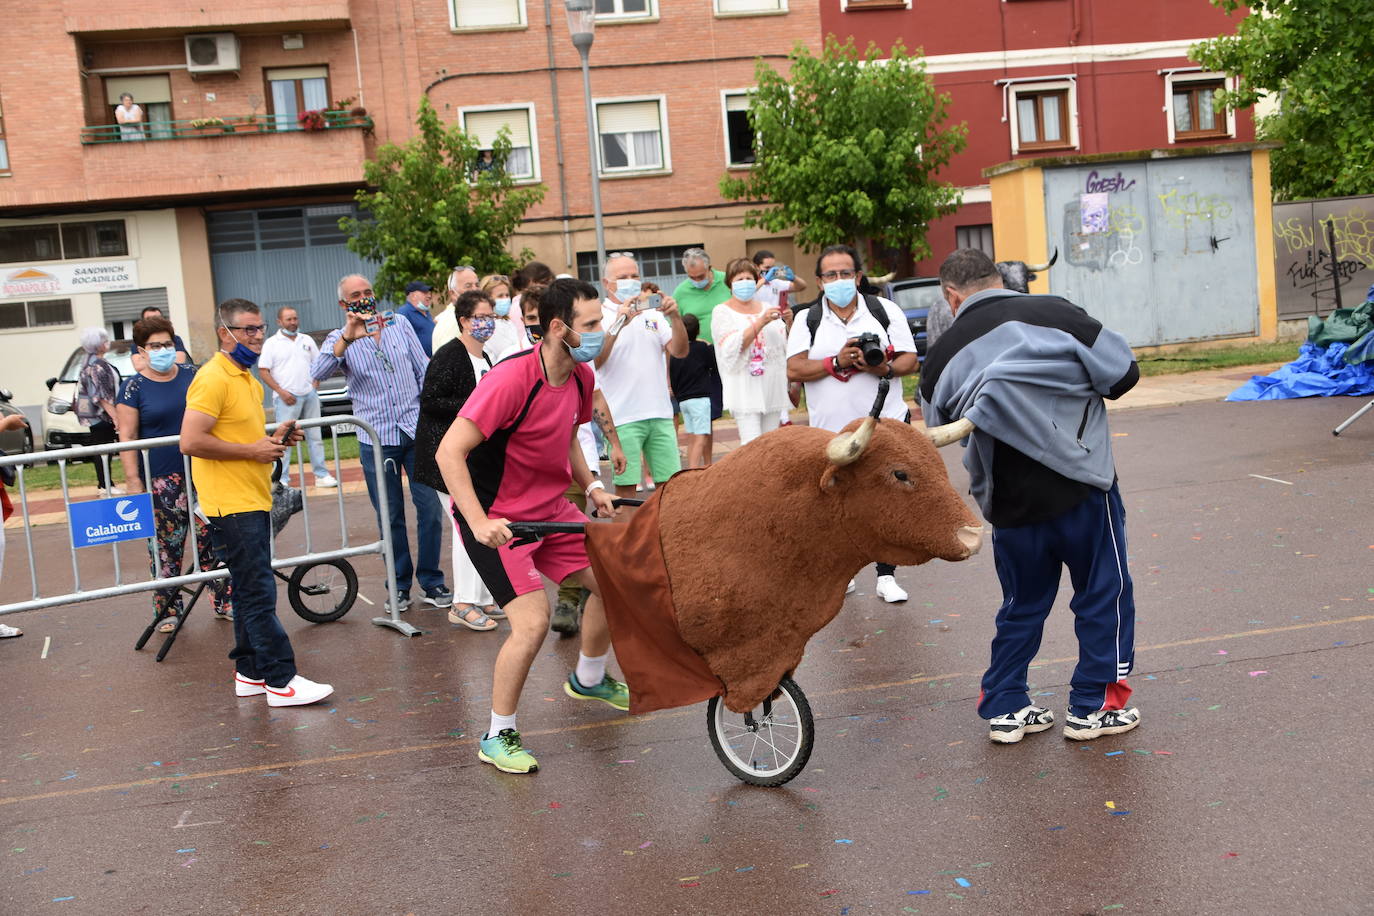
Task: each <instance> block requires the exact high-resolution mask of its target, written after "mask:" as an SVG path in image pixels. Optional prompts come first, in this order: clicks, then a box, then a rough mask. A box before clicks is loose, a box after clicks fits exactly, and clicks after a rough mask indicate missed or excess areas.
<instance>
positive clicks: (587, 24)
mask: <svg viewBox="0 0 1374 916" xmlns="http://www.w3.org/2000/svg"><path fill="white" fill-rule="evenodd" d="M563 7H564V9H566V10H567V13H568V31H569V32H571V33H572V42H573V47H574V48H576V49H577V53H578V54H579V55H580V56H581V57H582V97H583V100H584V101H585V103H586V106H587V160H588V161H589V162H590V163H591V170H592V217H593V219H594V220H595V222H596V269H597V270H598V271H600V270H601V268H602V267H603V266H604V265H605V263H606V225H605V221H604V220H603V219H602V217H601V173H600V170H599V169H598V168H597V159H598V149H597V136H596V118H595V116H594V115H593V113H592V73H591V63H590V60H589V58H590V56H591V50H592V39H593V38H595V37H596V12H595V11H594V10H593V9H592V0H563Z"/></svg>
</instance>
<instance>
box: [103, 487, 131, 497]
mask: <svg viewBox="0 0 1374 916" xmlns="http://www.w3.org/2000/svg"><path fill="white" fill-rule="evenodd" d="M100 492H101V494H102V495H103V496H105V497H106V498H109V497H111V496H126V495H128V491H126V490H125V489H124V488H123V487H110V488H108V489H105V490H101V491H100Z"/></svg>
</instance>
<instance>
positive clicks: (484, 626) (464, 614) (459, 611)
mask: <svg viewBox="0 0 1374 916" xmlns="http://www.w3.org/2000/svg"><path fill="white" fill-rule="evenodd" d="M472 613H476V614H477V619H476V620H468V615H469V614H472ZM448 622H449V623H453V624H461V625H463V626H465V627H467V628H468V629H469V630H477V631H478V632H486V631H487V630H494V629H496V621H495V620H492V619H491V618H490V617H488V616H487V615H486V614H483V613H482V609H481V608H479V607H478V606H477V605H475V604H469V603H467V602H464V603H462V604H455V605H454V606H453V608H452V610H450V611H449V612H448Z"/></svg>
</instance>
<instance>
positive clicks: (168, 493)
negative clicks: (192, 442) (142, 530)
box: [115, 317, 233, 633]
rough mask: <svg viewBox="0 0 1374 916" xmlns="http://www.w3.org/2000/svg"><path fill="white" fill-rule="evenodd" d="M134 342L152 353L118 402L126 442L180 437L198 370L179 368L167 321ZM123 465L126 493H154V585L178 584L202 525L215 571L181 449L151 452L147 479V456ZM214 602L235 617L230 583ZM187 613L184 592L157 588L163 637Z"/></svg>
mask: <svg viewBox="0 0 1374 916" xmlns="http://www.w3.org/2000/svg"><path fill="white" fill-rule="evenodd" d="M134 343H135V344H136V345H137V346H138V348H139V349H140V350H142V351H144V352H146V353H147V354H148V361H147V364H146V365H145V366H144V367H143V368H141V369H139V370H138V373H137V374H136V375H134V376H132V377H131V378H130V379H129V380H128V381H127V382H125V383H124V386H123V388H121V389H120V392H119V397H117V398H116V399H115V411H116V413H117V414H118V416H119V439H120V441H121V442H129V441H132V440H134V439H154V438H157V437H158V436H176V435H180V434H181V420H182V417H183V415H185V413H186V390H187V389H188V388H190V387H191V380H192V379H193V378H195V372H196V367H195V366H192V365H190V364H187V363H178V362H177V361H176V359H177V349H176V339H175V336H174V334H173V332H172V323H171V322H170V321H168V320H167V319H165V318H156V317H150V318H144V319H143V320H141V321H139V322H137V323H136V324H135V325H134ZM119 457H120V460H121V461H122V462H123V463H124V480H125V486H126V487H127V488H128V491H129V492H130V493H143V492H147V493H151V494H152V497H153V518H154V520H155V522H156V525H157V537H156V538H154V539H152V540H150V541H149V542H148V554H149V558H150V561H151V566H152V570H153V577H154V578H163V579H166V578H171V577H172V576H179V575H181V573H182V557H183V554H184V551H185V546H186V534H187V529H189V528H190V526H191V525H192V524H194V525H195V526H196V545H197V547H198V548H199V551H200V557H199V558H198V559H199V566H200V568H201V569H202V570H210V569H214V568H215V566H216V557H215V554H214V551H213V549H212V547H211V540H210V529H209V526H207V525H206V524H205V522H204V521H202V520H201V519H200V518H198V517H195V516H192V515H191V512H190V506H189V504H188V497H187V492H186V489H187V488H186V469H185V465H184V463H183V461H182V457H181V450H180V449H179V448H178V447H177V446H175V445H164V446H162V447H161V448H155V449H151V450H150V451H149V452H148V463H147V475H146V479H145V475H144V465H143V462H142V461H141V457H142V456H141V453H140V452H121V453H120V456H119ZM210 590H211V592H212V594H213V595H214V607H215V616H216V617H217V618H219V619H221V620H228V619H231V618H232V617H233V609H232V605H231V601H230V597H231V587H230V584H229V580H228V579H215V580H213V581H212V582H211V583H210ZM182 614H183V606H182V602H181V590H180V589H176V588H164V589H158V590H157V591H155V592H153V616H154V617H156V618H157V619H158V620H159V621H161V622H160V623H159V624H158V631H159V632H161V633H171V632H172V631H174V630H175V629H176V628H177V626H178V625H179V623H180V621H181V616H182Z"/></svg>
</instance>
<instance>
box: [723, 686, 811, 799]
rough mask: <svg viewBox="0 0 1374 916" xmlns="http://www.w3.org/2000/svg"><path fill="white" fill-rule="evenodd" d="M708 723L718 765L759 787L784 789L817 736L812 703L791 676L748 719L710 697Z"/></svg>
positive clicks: (805, 758) (801, 766) (800, 769)
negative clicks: (784, 785)
mask: <svg viewBox="0 0 1374 916" xmlns="http://www.w3.org/2000/svg"><path fill="white" fill-rule="evenodd" d="M706 725H707V729H708V731H709V732H710V735H711V746H712V747H713V748H715V751H716V756H717V757H719V758H720V762H721V763H723V764H725V768H726V769H727V770H729V771H730V772H731V773H733V774H734V775H735V776H736V777H737V778H739V779H741V780H743V781H744V782H747V783H749V784H750V785H755V786H770V787H771V786H780V785H782V784H783V783H785V782H790V781H791V780H792V779H793V778H795V777H796V775H797V774H798V773H800V772H801V771H802V769H803V768H804V767H805V766H806V762H807V761H808V760H810V759H811V746H812V743H813V742H814V740H815V737H816V726H815V722H814V721H813V720H812V718H811V704H810V703H808V702H807V701H806V694H804V693H802V690H801V688H800V687H798V686H797V685H796V683H795V682H794V681H793V680H792V679H791V678H783V679H782V683H780V684H778V694H777V696H775V697H772V698H770V699H767V700H764V701H763V703H762V705H760V706H759V707H757V708H756V709H753V710H750V711H749V712H747V713H745V714H744V715H740V714H738V713H733V712H731V711H730V710H729V709H727V708H726V706H725V704H724V703H722V702H721V701H720V697H712V698H711V701H710V702H709V703H707V704H706Z"/></svg>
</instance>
